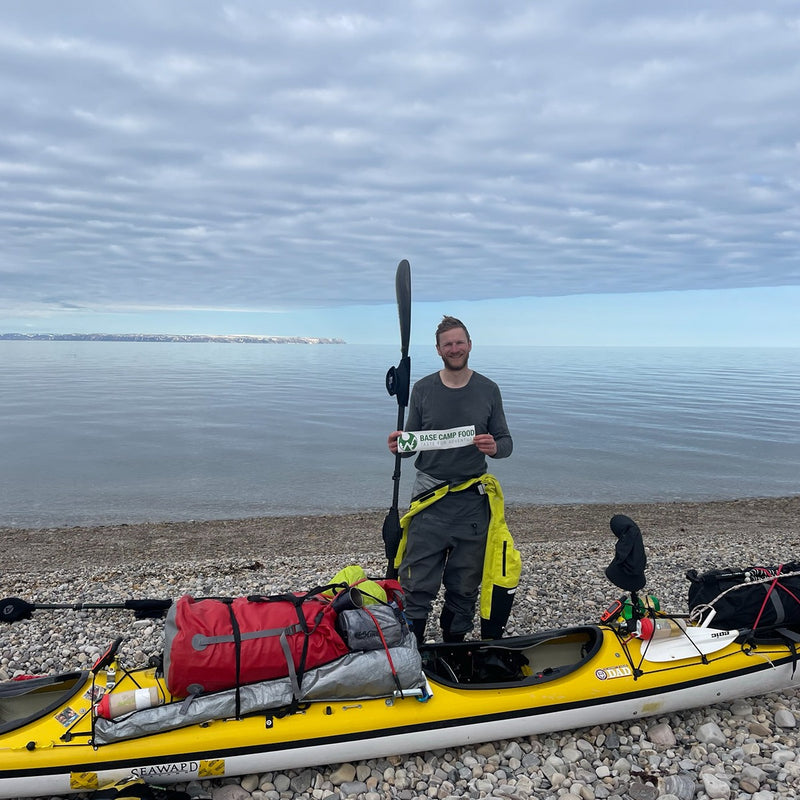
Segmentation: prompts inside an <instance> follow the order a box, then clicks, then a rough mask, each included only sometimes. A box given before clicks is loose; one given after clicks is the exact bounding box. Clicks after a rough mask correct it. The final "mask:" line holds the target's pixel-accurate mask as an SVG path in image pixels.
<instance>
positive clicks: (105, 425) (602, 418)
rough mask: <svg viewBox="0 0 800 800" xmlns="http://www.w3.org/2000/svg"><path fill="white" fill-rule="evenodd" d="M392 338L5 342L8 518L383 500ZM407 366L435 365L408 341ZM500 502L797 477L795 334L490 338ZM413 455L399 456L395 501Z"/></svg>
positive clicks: (87, 520) (62, 520) (699, 494)
mask: <svg viewBox="0 0 800 800" xmlns="http://www.w3.org/2000/svg"><path fill="white" fill-rule="evenodd" d="M399 355H400V354H399V348H395V347H388V346H380V347H379V346H360V345H320V346H315V345H276V344H273V345H257V344H197V343H181V344H165V343H119V342H0V452H1V453H2V458H0V525H2V526H12V527H23V526H24V527H27V526H47V527H49V526H65V525H78V524H91V523H110V522H139V521H148V520H152V521H156V520H186V519H221V518H233V517H246V516H271V515H283V514H294V515H302V514H314V513H323V512H341V511H350V510H358V509H382V508H388V506H389V505H390V504H391V496H392V472H393V467H394V460H393V458H392V456H391V455H390V454H389V452H388V450H387V448H386V445H385V440H386V435H387V433H388V432H389V431H390V430H392V429H393V428H394V426H395V422H396V418H397V404H396V401H395V400H394V398H391V397H389V395H388V394H387V393H386V389H385V386H384V376H385V373H386V370H387V368H388V367H389V366H390V365H392V364H394V363H396V362H397V360H398V359H399ZM411 356H412V379H416V378H418V377H421V376H422V375H424V374H426V373H427V372H431V371H433V370H434V369H436V368H437V367H438V362H437V360H436V355H435V352H434V351H433V348H432V347H425V348H413V347H412V350H411ZM471 363H472V366H473V367H474V368H475V369H477V370H479V371H481V372H483V373H485V374H487V375H489V376H490V377H491V378H493V379H494V380H496V381H497V382H498V383H499V384H500V387H501V389H502V391H503V395H504V399H505V406H506V415H507V417H508V421H509V426H510V427H511V431H512V434H513V436H514V454H513V456H512V457H511V458H510V459H506V460H503V461H497V462H491V465H490V466H491V468H492V471H493V472H494V473H495V474H496V475H497V476H498V478H500V480H501V482H502V484H503V487H504V490H505V493H506V498H507V502H509V503H510V504H514V503H529V502H530V503H575V502H636V501H664V500H707V499H725V498H736V497H754V496H781V495H789V494H798V493H800V399H799V398H800V350H798V349H693V348H689V349H684V348H675V349H652V348H629V349H628V348H610V349H605V348H557V347H555V348H540V347H486V346H480V345H479V344H476V346H475V349H474V351H473V354H472V362H471ZM412 473H413V467H412V463H411V462H410V461H404V462H403V478H402V482H401V506H404V505H405V504H407V501H408V497H409V493H410V487H411V478H412Z"/></svg>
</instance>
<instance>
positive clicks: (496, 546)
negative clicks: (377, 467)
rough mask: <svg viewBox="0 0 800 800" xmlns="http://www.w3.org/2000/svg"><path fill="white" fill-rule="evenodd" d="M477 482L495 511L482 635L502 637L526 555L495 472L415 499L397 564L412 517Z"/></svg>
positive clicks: (485, 563)
mask: <svg viewBox="0 0 800 800" xmlns="http://www.w3.org/2000/svg"><path fill="white" fill-rule="evenodd" d="M476 483H482V484H483V486H484V489H485V490H486V495H487V497H488V498H489V510H490V513H491V518H490V520H489V533H488V536H487V538H486V551H485V555H484V559H483V578H482V580H481V609H480V610H481V638H482V639H499V638H500V637H501V636H502V635H503V629H504V628H505V625H506V623H507V622H508V616H509V614H510V613H511V605H512V603H513V602H514V593H515V592H516V590H517V586H519V578H520V574H521V572H522V559H521V557H520V554H519V550H517V549H516V547H514V540H513V539H512V537H511V532H510V531H509V529H508V525H507V523H506V514H505V505H504V500H503V490H502V489H501V488H500V481H498V480H497V478H495V477H494V475H490V474H489V473H485V474H484V475H481V476H480V477H479V478H470V479H469V480H467V481H464V483H460V484H458V485H457V486H450V485H448V484H447V483H443V484H441V485H440V486H436V487H434V488H433V489H431V491H429V492H426V493H425V494H423V495H421V496H420V497H418V498H416V499H415V500H413V501H412V502H411V505H410V506H409V508H408V511H407V512H406V514H405V515H404V516H403V518H402V519H401V520H400V527H401V529H402V531H403V535H402V538H401V540H400V544H399V546H398V548H397V555H396V556H395V561H394V565H395V567H397V568H399V567H400V564H401V562H402V560H403V556H404V555H405V551H406V539H407V536H408V526H409V524H410V522H411V520H412V518H413V517H414V516H416V515H417V514H418V513H419V512H420V511H422V510H423V509H425V508H427V507H428V506H430V505H433V503H435V502H437V501H438V500H440V499H441V498H442V497H444V496H445V495H446V494H448V493H449V492H460V491H463V490H464V489H469V487H470V486H474V485H475V484H476Z"/></svg>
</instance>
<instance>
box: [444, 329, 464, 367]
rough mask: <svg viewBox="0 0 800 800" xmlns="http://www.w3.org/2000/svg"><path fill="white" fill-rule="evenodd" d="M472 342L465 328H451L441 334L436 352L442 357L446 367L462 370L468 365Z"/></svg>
mask: <svg viewBox="0 0 800 800" xmlns="http://www.w3.org/2000/svg"><path fill="white" fill-rule="evenodd" d="M471 350H472V342H470V341H468V339H467V332H466V331H465V330H464V329H463V328H451V329H450V330H449V331H444V333H440V334H439V342H438V344H437V345H436V352H437V353H438V354H439V355H440V356H441V357H442V361H443V362H444V366H445V369H452V370H461V369H464V367H466V366H467V362H468V361H469V354H470V351H471Z"/></svg>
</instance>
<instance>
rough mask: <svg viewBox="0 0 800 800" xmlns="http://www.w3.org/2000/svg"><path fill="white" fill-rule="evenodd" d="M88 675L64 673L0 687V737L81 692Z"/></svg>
mask: <svg viewBox="0 0 800 800" xmlns="http://www.w3.org/2000/svg"><path fill="white" fill-rule="evenodd" d="M88 674H89V673H88V672H83V671H82V672H64V673H60V674H58V675H45V676H42V677H38V678H30V679H28V680H21V681H6V682H4V683H2V684H0V734H2V733H6V732H7V731H13V730H15V729H16V728H21V727H22V726H23V725H27V724H28V723H29V722H32V721H33V720H35V719H39V718H40V717H44V716H46V715H47V714H50V713H52V712H53V711H55V710H56V709H57V708H59V707H60V706H62V705H63V704H64V703H66V702H67V700H69V699H70V698H71V697H73V695H76V694H77V693H78V692H79V691H80V690H82V689H83V688H84V686H85V684H86V679H87V677H88Z"/></svg>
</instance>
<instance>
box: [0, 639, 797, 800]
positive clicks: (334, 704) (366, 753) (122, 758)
mask: <svg viewBox="0 0 800 800" xmlns="http://www.w3.org/2000/svg"><path fill="white" fill-rule="evenodd" d="M730 638H731V637H728V639H725V638H721V639H720V642H719V648H718V649H714V648H713V647H712V648H711V649H712V652H706V653H703V654H700V653H699V652H698V653H697V654H696V655H693V656H691V657H688V658H680V659H679V660H675V661H669V660H667V661H664V660H660V661H649V660H648V659H647V654H648V653H647V648H648V646H650V645H652V644H653V643H649V644H648V643H646V642H641V641H640V640H638V639H631V638H628V637H626V636H624V635H623V634H621V633H620V632H619V631H617V630H616V629H614V628H611V627H606V626H583V627H576V628H568V629H562V630H556V631H544V632H541V633H538V634H534V635H531V636H528V637H524V636H523V637H515V638H512V639H505V640H500V641H497V642H492V643H487V642H471V643H463V644H458V645H429V646H425V647H423V648H422V653H423V664H424V665H425V670H426V675H427V677H428V687H427V688H426V690H425V691H424V692H423V694H424V695H425V696H423V697H380V698H371V699H357V700H353V701H348V702H343V701H341V700H339V701H328V702H325V701H320V702H314V703H310V704H306V705H303V706H301V707H300V708H298V709H294V710H293V713H286V714H283V713H282V712H281V711H279V710H265V711H262V712H260V713H258V714H254V715H252V716H248V717H245V718H242V719H236V718H231V719H216V720H208V721H205V722H202V723H201V724H193V725H190V726H188V727H183V728H177V729H174V730H167V731H163V732H160V733H151V734H148V735H146V736H142V737H140V738H134V739H126V740H123V741H115V742H112V743H109V744H103V745H97V746H95V745H94V744H93V730H94V729H93V712H92V708H93V701H96V700H97V698H98V696H100V695H101V694H102V693H103V692H104V691H105V688H106V682H107V680H108V679H109V673H108V671H107V670H103V669H101V670H99V671H97V673H96V674H92V673H89V672H85V673H72V674H70V675H69V676H54V677H53V678H52V684H51V685H49V686H48V685H43V686H41V687H38V688H36V690H35V691H32V692H30V695H31V696H30V697H29V696H27V695H25V694H24V693H23V692H24V690H25V688H26V687H24V686H23V684H24V683H25V682H24V681H22V682H17V683H16V685H15V686H10V684H3V686H2V687H0V797H4V798H13V797H20V796H29V795H52V794H67V793H70V792H83V791H90V790H93V789H96V788H98V787H101V786H103V785H104V784H106V783H108V782H109V781H112V780H118V779H120V778H123V777H129V776H138V777H142V778H144V779H145V780H147V781H149V782H153V783H158V784H164V783H170V782H184V781H189V780H192V779H203V778H222V777H225V776H230V775H242V774H248V773H257V772H266V771H274V770H286V769H291V768H300V767H307V766H315V765H322V764H331V763H339V762H342V761H351V760H356V759H358V760H361V759H367V758H375V757H383V756H388V755H397V754H404V753H409V752H422V751H425V750H430V749H440V748H444V747H456V746H462V745H469V744H474V743H478V742H485V741H496V740H500V739H511V738H515V737H524V736H530V735H535V734H542V733H550V732H553V731H559V730H570V729H574V728H580V727H585V726H593V725H598V724H607V723H611V722H618V721H623V720H627V719H637V718H640V717H646V716H650V715H656V714H659V715H660V714H666V713H671V712H675V711H680V710H683V709H688V708H695V707H699V706H704V705H709V704H713V703H719V702H725V701H729V700H732V699H734V698H737V697H748V696H754V695H759V694H765V693H768V692H772V691H777V690H781V689H784V688H787V687H789V686H793V685H796V682H797V679H796V675H795V665H796V664H795V655H794V653H793V652H792V648H791V646H790V645H788V644H784V643H781V642H780V641H777V640H776V641H772V642H764V643H758V644H755V645H754V644H752V643H750V644H742V643H741V642H739V641H738V640H737V641H729V639H730ZM487 648H488V649H491V648H495V650H496V651H497V652H502V653H504V652H509V651H514V652H520V653H523V654H524V655H525V657H526V660H527V661H528V663H529V664H530V668H529V669H528V670H527V673H528V674H526V676H525V677H524V678H523V679H521V680H513V681H506V682H503V681H494V682H492V681H491V680H489V681H486V680H483V681H481V680H477V681H472V682H465V681H464V680H463V678H462V677H460V676H459V674H458V673H459V669H461V667H463V665H464V664H466V663H468V662H470V661H471V659H472V658H473V656H474V654H475V652H476V651H485V650H487ZM662 648H663V644H662ZM706 649H708V648H706ZM116 678H117V682H116V683H115V684H114V685H113V687H112V688H111V689H110V690H109V691H110V693H112V694H113V693H115V692H122V691H125V690H130V689H132V688H135V687H137V686H141V687H145V688H146V687H149V686H151V685H158V686H159V690H160V691H161V692H164V691H165V689H164V687H163V680H162V679H160V678H159V677H157V675H156V672H155V670H154V669H152V668H150V669H141V670H132V671H129V672H125V673H124V677H121V676H120V672H119V671H118V672H117V674H116ZM40 680H41V679H40ZM33 685H34V684H31V686H33ZM9 687H10V688H9ZM3 689H5V694H4V693H3V691H2V690H3ZM15 691H16V692H17V694H14V692H15ZM21 693H23V694H21ZM168 699H169V698H168ZM26 704H29V705H30V706H31V708H32V709H34V710H30V709H28V708H26ZM26 713H29V716H30V718H29V719H28V721H27V722H23V723H22V724H20V722H19V720H20V719H21V718H24V716H25V714H26ZM15 715H16V716H15ZM14 720H16V722H15V721H14Z"/></svg>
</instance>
